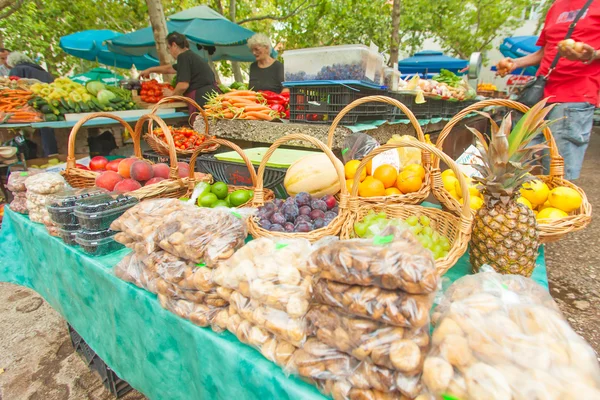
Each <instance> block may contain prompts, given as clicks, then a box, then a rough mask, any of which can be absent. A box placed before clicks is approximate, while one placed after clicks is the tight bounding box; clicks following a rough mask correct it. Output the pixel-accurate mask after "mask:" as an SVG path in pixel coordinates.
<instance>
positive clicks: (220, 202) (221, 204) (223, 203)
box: [212, 200, 229, 208]
mask: <svg viewBox="0 0 600 400" xmlns="http://www.w3.org/2000/svg"><path fill="white" fill-rule="evenodd" d="M215 207H227V208H229V204H227V202H226V201H225V200H217V201H215V202H214V203H213V205H212V208H215Z"/></svg>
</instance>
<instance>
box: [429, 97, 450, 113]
mask: <svg viewBox="0 0 600 400" xmlns="http://www.w3.org/2000/svg"><path fill="white" fill-rule="evenodd" d="M425 100H427V103H429V115H430V117H429V118H444V117H445V116H446V112H447V111H446V109H447V108H448V109H449V106H448V104H447V103H449V102H448V101H446V100H442V99H433V98H430V97H425Z"/></svg>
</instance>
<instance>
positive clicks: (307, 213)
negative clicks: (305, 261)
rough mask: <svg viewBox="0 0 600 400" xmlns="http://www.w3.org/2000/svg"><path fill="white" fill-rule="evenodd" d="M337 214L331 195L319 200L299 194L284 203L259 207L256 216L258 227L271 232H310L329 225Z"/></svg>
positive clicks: (279, 201) (275, 201)
mask: <svg viewBox="0 0 600 400" xmlns="http://www.w3.org/2000/svg"><path fill="white" fill-rule="evenodd" d="M338 186H339V185H338ZM338 212H339V208H338V204H337V200H336V199H335V197H333V196H332V195H330V194H328V195H325V196H323V197H322V198H320V199H319V198H314V197H313V196H311V195H310V194H308V193H306V192H301V193H298V194H297V195H296V196H295V197H288V198H287V199H286V200H285V201H284V200H282V199H275V200H274V201H273V202H269V203H266V204H265V205H264V206H260V207H259V208H258V213H257V214H256V216H257V218H258V224H259V225H260V227H261V228H263V229H266V230H269V231H271V232H310V231H313V230H315V229H320V228H323V227H325V226H327V225H329V223H330V222H331V221H333V219H334V218H335V217H337V215H338Z"/></svg>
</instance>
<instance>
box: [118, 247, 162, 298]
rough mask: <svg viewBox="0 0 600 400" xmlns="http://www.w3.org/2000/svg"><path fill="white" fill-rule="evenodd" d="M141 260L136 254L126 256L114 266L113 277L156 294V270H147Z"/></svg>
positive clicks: (157, 276) (157, 277)
mask: <svg viewBox="0 0 600 400" xmlns="http://www.w3.org/2000/svg"><path fill="white" fill-rule="evenodd" d="M143 260H144V259H143V258H142V257H140V256H139V255H137V254H136V253H130V254H128V255H127V256H125V258H123V259H122V260H121V261H119V263H118V264H117V265H115V269H114V272H115V275H116V276H117V277H119V278H121V279H123V280H124V281H126V282H131V283H133V284H134V285H136V286H138V287H140V288H142V289H145V290H147V291H149V292H152V293H158V289H157V287H156V284H157V280H158V279H159V278H160V277H159V275H158V273H157V272H156V270H155V269H151V268H148V267H147V266H146V264H145V263H144V262H143Z"/></svg>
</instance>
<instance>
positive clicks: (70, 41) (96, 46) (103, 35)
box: [60, 29, 159, 69]
mask: <svg viewBox="0 0 600 400" xmlns="http://www.w3.org/2000/svg"><path fill="white" fill-rule="evenodd" d="M119 36H122V34H121V33H119V32H115V31H111V30H108V29H101V30H89V31H81V32H76V33H73V34H71V35H67V36H63V37H61V38H60V47H61V48H62V49H63V50H64V51H65V53H67V54H70V55H72V56H75V57H77V58H82V59H84V60H89V61H97V62H99V63H100V64H104V65H108V66H111V67H116V68H125V69H129V68H131V66H132V65H135V67H136V68H137V69H146V68H150V67H155V66H157V65H159V62H158V59H157V58H153V57H151V56H149V55H148V54H146V53H141V54H139V55H137V56H131V55H124V54H117V53H114V52H112V51H110V50H109V49H108V47H106V45H105V44H103V42H104V41H105V40H108V39H113V38H116V37H119Z"/></svg>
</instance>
